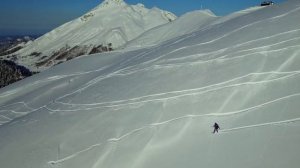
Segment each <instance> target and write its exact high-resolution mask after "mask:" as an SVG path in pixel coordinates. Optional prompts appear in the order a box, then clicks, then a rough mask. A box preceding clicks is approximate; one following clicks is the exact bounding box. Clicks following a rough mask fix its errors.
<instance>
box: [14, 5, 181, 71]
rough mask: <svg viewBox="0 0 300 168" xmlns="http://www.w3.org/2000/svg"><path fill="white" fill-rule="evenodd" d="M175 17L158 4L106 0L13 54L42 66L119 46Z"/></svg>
mask: <svg viewBox="0 0 300 168" xmlns="http://www.w3.org/2000/svg"><path fill="white" fill-rule="evenodd" d="M175 19H176V16H175V15H174V14H172V13H170V12H167V11H163V10H160V9H158V8H152V9H147V8H145V7H144V5H142V4H137V5H128V4H126V3H125V2H124V1H123V0H105V1H103V2H102V3H101V4H100V5H99V6H97V7H96V8H94V9H93V10H91V11H90V12H88V13H86V14H85V15H83V16H82V17H80V18H77V19H75V20H73V21H70V22H68V23H66V24H64V25H62V26H60V27H58V28H56V29H54V30H53V31H51V32H49V33H47V34H45V35H44V36H42V37H40V38H38V39H37V40H35V41H34V42H32V43H28V44H27V45H26V46H25V47H24V48H23V49H21V50H19V51H18V52H16V53H14V54H13V55H17V58H18V59H17V62H18V63H19V64H21V65H24V66H27V67H28V68H30V69H32V70H43V69H47V68H49V67H51V66H53V65H56V64H58V63H61V62H64V61H65V60H68V59H72V58H74V57H77V56H79V55H85V54H92V53H97V52H102V51H108V50H112V49H116V48H119V47H120V46H122V45H124V44H125V43H126V42H127V41H130V40H132V39H134V38H136V37H137V36H139V35H140V34H142V33H143V32H145V31H146V30H149V29H151V28H153V27H156V26H159V25H162V24H165V23H168V22H171V21H173V20H175Z"/></svg>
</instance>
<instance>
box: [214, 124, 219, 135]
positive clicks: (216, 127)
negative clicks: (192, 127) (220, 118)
mask: <svg viewBox="0 0 300 168" xmlns="http://www.w3.org/2000/svg"><path fill="white" fill-rule="evenodd" d="M219 129H220V126H219V125H218V124H217V123H215V124H214V132H213V133H215V132H218V131H219Z"/></svg>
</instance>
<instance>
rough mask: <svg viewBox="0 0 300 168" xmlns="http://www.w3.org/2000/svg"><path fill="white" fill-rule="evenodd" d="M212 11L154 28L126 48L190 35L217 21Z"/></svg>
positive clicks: (196, 12)
mask: <svg viewBox="0 0 300 168" xmlns="http://www.w3.org/2000/svg"><path fill="white" fill-rule="evenodd" d="M218 18H219V17H217V16H215V15H214V14H213V13H212V12H211V11H210V10H199V11H192V12H189V13H186V14H184V15H183V16H181V17H179V18H177V19H176V20H175V21H174V22H171V23H169V24H164V25H161V26H157V27H154V28H153V29H150V30H148V31H146V32H144V33H143V34H141V35H140V36H139V37H137V38H135V39H133V40H132V41H130V42H128V43H127V44H126V48H138V47H145V46H153V45H159V44H160V43H162V42H164V41H167V40H170V39H172V38H176V37H179V36H182V35H185V34H188V33H192V32H194V31H196V30H199V29H201V28H203V27H205V26H208V25H209V24H210V23H211V22H213V21H215V20H217V19H218Z"/></svg>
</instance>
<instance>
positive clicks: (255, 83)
mask: <svg viewBox="0 0 300 168" xmlns="http://www.w3.org/2000/svg"><path fill="white" fill-rule="evenodd" d="M299 18H300V2H299V1H298V0H290V1H288V2H287V3H285V4H282V5H274V6H271V7H266V8H263V9H260V10H255V11H252V12H249V13H247V14H243V15H240V16H237V17H234V18H232V19H228V20H227V21H224V22H222V23H220V24H216V25H215V26H212V27H211V28H210V29H200V30H199V31H195V32H193V33H191V34H188V35H184V36H181V37H178V38H175V39H173V40H169V41H168V42H167V43H162V44H161V45H158V46H152V47H149V48H143V49H139V50H135V51H127V52H126V51H124V50H120V51H114V52H112V53H106V54H101V55H98V54H96V55H92V56H88V57H80V58H77V59H74V60H72V61H69V62H66V63H64V64H60V65H58V66H55V67H53V68H51V69H49V70H46V71H44V72H42V73H40V74H37V75H35V76H33V77H30V78H26V79H25V80H22V81H20V82H17V83H15V84H13V85H10V86H8V87H5V88H4V89H1V90H0V97H1V99H0V107H1V117H2V118H1V119H2V122H3V123H4V122H6V123H5V124H3V125H1V126H0V137H1V138H0V165H1V167H3V168H19V167H22V168H49V167H50V168H58V167H59V168H83V167H85V168H120V167H122V168H153V167H159V168H182V167H188V168H199V167H210V168H217V167H223V168H240V167H243V168H253V167H269V168H282V167H288V168H298V167H299V164H300V160H299V151H300V145H299V141H300V122H299V121H300V113H299V108H300V105H299V100H300V87H299V82H300V56H299V54H300V45H299V44H300V43H299V42H300V22H297V20H299ZM82 65H85V66H82ZM21 115H23V116H22V117H20V116H21ZM11 119H12V120H11ZM10 120H11V121H10ZM7 121H9V122H7ZM214 122H218V123H219V125H220V127H221V131H220V132H219V134H212V133H211V132H212V130H213V129H212V127H211V126H212V125H213V123H214Z"/></svg>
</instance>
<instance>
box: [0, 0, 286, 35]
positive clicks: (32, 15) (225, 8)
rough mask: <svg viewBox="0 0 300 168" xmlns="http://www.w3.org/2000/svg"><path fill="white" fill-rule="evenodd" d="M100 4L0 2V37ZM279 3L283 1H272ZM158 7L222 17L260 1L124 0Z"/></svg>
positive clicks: (34, 30) (94, 0) (90, 0)
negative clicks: (207, 13)
mask: <svg viewBox="0 0 300 168" xmlns="http://www.w3.org/2000/svg"><path fill="white" fill-rule="evenodd" d="M102 1H103V0H0V35H22V34H23V35H28V34H43V33H46V32H48V31H49V30H51V29H53V28H55V27H57V26H59V25H61V24H63V23H65V22H67V21H70V20H72V19H74V18H76V17H79V16H81V15H83V14H84V13H86V12H87V11H89V10H90V9H92V8H94V7H95V6H97V5H98V4H100V3H101V2H102ZM273 1H274V2H275V3H281V2H283V1H285V0H273ZM125 2H126V3H128V4H137V3H142V4H144V5H145V6H146V7H147V8H151V7H154V6H156V7H158V8H161V9H164V10H168V11H170V12H173V13H174V14H176V15H177V16H180V15H182V14H184V13H186V12H188V11H192V10H197V9H201V7H202V8H205V9H210V10H212V11H213V12H214V13H215V14H216V15H219V16H222V15H226V14H229V13H232V12H234V11H238V10H241V9H245V8H248V7H251V6H255V5H259V4H260V3H261V2H262V0H125Z"/></svg>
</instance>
